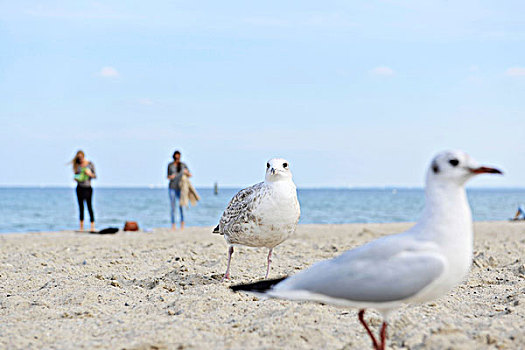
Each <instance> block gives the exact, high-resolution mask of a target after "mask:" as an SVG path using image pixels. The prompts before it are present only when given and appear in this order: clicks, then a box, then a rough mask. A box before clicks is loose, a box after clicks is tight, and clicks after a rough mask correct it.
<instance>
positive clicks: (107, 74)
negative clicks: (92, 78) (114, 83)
mask: <svg viewBox="0 0 525 350" xmlns="http://www.w3.org/2000/svg"><path fill="white" fill-rule="evenodd" d="M98 75H100V76H101V77H103V78H116V77H118V76H119V74H118V71H117V70H116V69H115V68H113V67H102V69H101V70H100V71H99V72H98Z"/></svg>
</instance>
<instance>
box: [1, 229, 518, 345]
mask: <svg viewBox="0 0 525 350" xmlns="http://www.w3.org/2000/svg"><path fill="white" fill-rule="evenodd" d="M411 225H412V224H410V223H403V224H351V225H301V226H299V228H298V231H297V233H296V235H295V236H294V237H293V238H291V239H290V240H288V241H286V242H284V243H283V244H281V245H280V246H278V247H277V248H276V249H275V250H274V252H275V254H274V263H273V265H272V270H271V272H270V277H278V276H281V275H286V274H293V273H295V272H296V271H299V270H302V269H304V268H306V267H308V266H310V265H311V264H312V263H314V262H316V261H318V260H321V259H326V258H331V257H333V256H336V255H338V254H340V253H341V252H342V251H344V250H346V249H349V248H352V247H355V246H357V245H360V244H363V243H365V242H367V241H370V240H372V239H374V238H377V237H380V236H382V235H386V234H391V233H396V232H400V231H402V230H405V229H407V228H408V227H410V226H411ZM211 230H212V228H211V227H205V228H203V227H199V228H197V227H189V228H187V229H186V230H185V231H183V232H182V233H181V232H180V231H178V232H170V231H168V230H166V229H157V230H154V231H153V232H151V233H143V232H142V233H137V232H126V233H123V232H122V233H118V234H116V235H106V236H102V235H90V234H83V233H75V232H68V231H66V232H54V233H27V234H4V235H0V348H2V349H37V348H38V349H40V348H46V349H85V348H88V349H320V348H326V349H368V348H371V346H370V341H369V339H368V337H367V336H366V334H365V332H364V330H363V329H362V327H361V326H360V325H359V324H358V321H357V316H356V314H357V310H356V309H342V308H335V307H332V306H329V305H320V304H315V303H307V302H303V303H298V302H291V301H282V300H259V299H258V298H257V297H254V296H252V295H248V294H242V293H239V294H234V293H232V292H230V290H229V289H228V286H229V285H231V284H236V283H240V282H248V281H254V280H257V279H260V278H262V277H263V276H264V273H265V259H266V254H267V251H266V250H265V249H255V248H238V249H236V252H235V254H234V257H233V263H232V281H231V282H221V277H222V274H223V272H224V270H225V268H226V251H227V246H226V243H225V242H224V239H223V238H222V237H221V236H218V235H212V234H211V233H210V232H211ZM474 230H475V249H474V250H475V258H474V263H473V265H472V269H471V273H470V275H469V278H468V280H467V281H465V283H464V284H462V285H460V286H458V287H457V288H455V289H454V290H452V291H451V292H450V293H449V294H448V295H446V296H444V297H442V298H441V299H439V300H436V301H434V302H431V303H427V304H424V305H407V306H405V307H403V308H401V309H399V310H398V311H397V312H395V313H394V315H393V317H392V323H391V326H390V328H389V341H388V348H391V349H519V348H522V349H523V348H525V335H524V334H525V223H524V222H480V223H476V224H475V226H474ZM366 317H367V318H368V319H369V320H370V321H371V323H372V324H373V325H374V326H375V327H378V326H379V325H380V318H379V315H378V314H377V313H375V312H373V311H369V312H367V314H366Z"/></svg>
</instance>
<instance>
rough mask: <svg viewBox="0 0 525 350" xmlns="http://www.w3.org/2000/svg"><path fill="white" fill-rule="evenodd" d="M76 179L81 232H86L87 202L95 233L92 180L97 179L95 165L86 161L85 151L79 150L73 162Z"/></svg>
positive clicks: (92, 229) (92, 228)
mask: <svg viewBox="0 0 525 350" xmlns="http://www.w3.org/2000/svg"><path fill="white" fill-rule="evenodd" d="M71 163H72V164H73V172H74V173H75V176H74V179H75V181H76V182H77V189H76V192H77V200H78V209H79V211H80V231H84V202H86V205H87V209H88V212H89V219H90V222H91V231H92V232H94V231H95V214H94V213H93V205H92V198H93V187H91V180H92V179H96V178H97V175H96V172H95V165H94V164H93V163H92V162H90V161H89V160H87V159H86V157H85V154H84V152H83V151H81V150H79V151H78V152H77V154H76V155H75V157H74V158H73V160H72V161H71Z"/></svg>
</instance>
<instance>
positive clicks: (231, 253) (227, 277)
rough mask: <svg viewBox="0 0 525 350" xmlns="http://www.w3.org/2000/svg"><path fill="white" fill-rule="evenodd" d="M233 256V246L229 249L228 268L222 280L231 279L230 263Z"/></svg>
mask: <svg viewBox="0 0 525 350" xmlns="http://www.w3.org/2000/svg"><path fill="white" fill-rule="evenodd" d="M232 255H233V246H232V245H231V246H230V247H229V248H228V267H226V273H225V274H224V277H223V278H222V280H223V281H224V280H229V279H230V263H231V261H232Z"/></svg>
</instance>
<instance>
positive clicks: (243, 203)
mask: <svg viewBox="0 0 525 350" xmlns="http://www.w3.org/2000/svg"><path fill="white" fill-rule="evenodd" d="M263 185H264V182H260V183H258V184H255V185H253V186H250V187H247V188H245V189H243V190H240V191H239V192H238V193H237V194H236V195H235V196H234V197H233V198H232V200H231V201H230V203H229V204H228V207H227V208H226V210H225V211H224V213H223V214H222V217H221V220H220V221H219V229H218V231H219V233H221V234H224V232H225V230H228V227H229V226H231V225H233V224H235V223H236V222H237V221H238V220H239V217H240V216H241V215H246V213H249V212H250V211H251V209H252V208H253V206H254V204H255V201H254V200H253V198H252V197H254V195H255V194H256V193H257V192H258V191H259V190H260V189H261V187H262V186H263Z"/></svg>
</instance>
